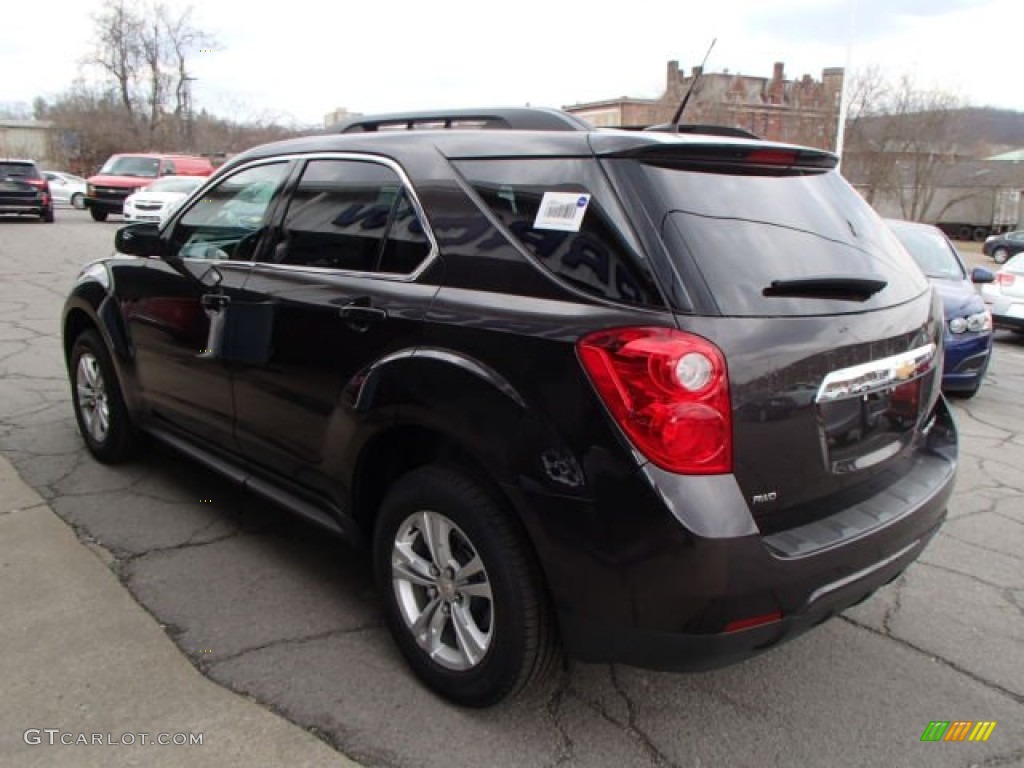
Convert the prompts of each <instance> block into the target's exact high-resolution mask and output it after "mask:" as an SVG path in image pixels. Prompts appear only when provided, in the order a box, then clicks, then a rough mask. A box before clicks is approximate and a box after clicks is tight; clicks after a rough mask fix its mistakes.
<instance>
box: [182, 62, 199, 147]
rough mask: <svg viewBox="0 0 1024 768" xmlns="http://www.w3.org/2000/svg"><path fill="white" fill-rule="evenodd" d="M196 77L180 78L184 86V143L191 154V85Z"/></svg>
mask: <svg viewBox="0 0 1024 768" xmlns="http://www.w3.org/2000/svg"><path fill="white" fill-rule="evenodd" d="M198 79H199V78H198V77H191V76H189V75H186V76H185V77H183V78H181V82H182V84H183V85H184V89H183V96H184V98H183V101H184V102H185V103H184V104H183V106H184V108H185V109H184V112H185V143H186V145H187V146H186V147H185V148H186V149H187V150H188V151H189V152H191V151H193V149H194V148H195V147H194V145H193V130H192V128H193V124H192V83H194V82H195V81H196V80H198Z"/></svg>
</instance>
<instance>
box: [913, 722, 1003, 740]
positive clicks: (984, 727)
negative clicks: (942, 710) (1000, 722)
mask: <svg viewBox="0 0 1024 768" xmlns="http://www.w3.org/2000/svg"><path fill="white" fill-rule="evenodd" d="M995 727H996V721H995V720H978V721H977V722H975V721H973V720H953V721H952V722H950V721H949V720H932V721H931V722H930V723H928V727H927V728H925V729H924V733H922V734H921V741H988V737H989V736H991V735H992V731H994V730H995Z"/></svg>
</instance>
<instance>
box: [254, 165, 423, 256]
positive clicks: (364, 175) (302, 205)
mask: <svg viewBox="0 0 1024 768" xmlns="http://www.w3.org/2000/svg"><path fill="white" fill-rule="evenodd" d="M429 253H430V243H429V241H428V240H427V238H426V236H425V234H424V231H423V227H422V226H421V224H420V222H419V220H418V219H417V217H416V213H415V210H414V209H413V207H412V205H411V204H410V203H409V199H408V196H407V194H406V191H405V188H404V187H403V185H402V180H401V179H400V178H399V176H398V174H396V173H395V172H394V171H393V170H391V169H390V168H388V167H387V166H384V165H380V164H378V163H372V162H361V161H358V160H311V161H310V162H309V163H308V164H307V166H306V168H305V170H304V171H303V174H302V178H301V179H300V180H299V184H298V186H297V187H296V190H295V193H294V194H293V196H292V198H291V200H290V202H289V204H288V211H287V213H286V214H285V219H284V225H283V226H282V234H281V241H280V242H279V243H278V245H277V247H276V248H275V249H274V254H273V257H272V258H273V259H274V260H275V261H277V262H279V263H281V264H298V265H302V266H307V267H321V268H327V269H344V270H354V271H359V272H378V271H383V272H392V273H400V274H405V273H409V272H412V271H413V270H414V269H415V268H416V267H417V266H419V264H420V263H422V262H423V260H424V259H426V257H427V255H428V254H429Z"/></svg>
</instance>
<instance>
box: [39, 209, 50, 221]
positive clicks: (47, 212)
mask: <svg viewBox="0 0 1024 768" xmlns="http://www.w3.org/2000/svg"><path fill="white" fill-rule="evenodd" d="M39 218H40V219H42V220H43V221H45V222H46V223H47V224H53V208H47V209H45V210H44V211H43V212H42V213H41V214H39Z"/></svg>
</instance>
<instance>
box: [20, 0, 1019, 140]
mask: <svg viewBox="0 0 1024 768" xmlns="http://www.w3.org/2000/svg"><path fill="white" fill-rule="evenodd" d="M167 2H168V4H169V5H171V6H174V7H178V8H184V7H185V6H186V5H187V3H184V2H176V1H175V0H167ZM100 5H101V2H100V0H47V1H46V2H14V1H12V0H5V2H4V8H3V14H2V16H3V23H2V24H0V103H2V102H25V103H31V101H32V99H33V98H34V97H36V96H40V95H41V96H44V97H52V96H54V95H55V94H57V93H59V92H61V91H62V90H64V89H66V88H67V87H68V86H69V85H70V84H71V82H72V80H73V79H74V78H75V77H76V76H77V75H78V73H79V62H80V60H81V59H82V58H83V57H84V56H86V55H87V54H88V53H89V51H90V48H91V45H92V40H91V38H92V34H91V33H92V22H91V20H90V15H91V14H94V13H95V12H96V11H97V10H98V9H99V7H100ZM193 5H194V11H193V17H194V21H195V22H196V24H197V26H199V27H201V28H202V29H205V30H207V31H209V32H211V33H212V34H214V35H215V36H216V38H217V39H218V41H219V43H220V45H221V48H222V50H220V51H217V52H214V53H196V54H195V56H194V57H193V65H192V68H193V73H194V74H195V76H196V77H198V78H199V79H198V80H197V81H196V83H195V86H194V100H195V103H196V105H197V106H201V107H205V108H207V109H208V110H210V111H212V112H214V113H217V114H221V115H225V116H234V117H238V118H243V119H244V118H253V117H257V116H266V115H273V116H276V117H279V118H283V119H285V120H292V121H296V122H300V123H306V124H309V123H319V122H321V121H322V120H323V117H324V115H325V114H326V113H327V112H330V111H331V110H333V109H335V108H337V107H347V108H348V109H350V110H353V111H358V112H364V113H371V112H385V111H394V110H401V109H416V108H430V107H454V106H510V105H521V104H527V103H529V104H533V105H543V106H555V107H558V106H563V105H567V104H573V103H577V102H585V101H596V100H600V99H605V98H612V97H617V96H624V95H629V96H638V97H656V96H659V95H660V94H661V92H662V91H663V90H664V87H665V65H666V62H667V61H669V60H672V59H675V60H678V61H679V63H680V65H682V66H683V67H684V68H686V69H689V67H691V66H693V65H695V64H699V63H700V60H701V58H703V56H704V52H705V50H706V49H707V47H708V45H709V43H710V42H711V40H712V39H713V38H717V40H718V42H717V44H716V46H715V49H714V51H713V52H712V54H711V58H710V59H709V61H708V65H707V69H708V71H715V72H718V71H722V70H723V69H728V70H729V71H730V72H741V73H743V74H752V75H760V76H769V75H770V74H771V71H772V64H773V62H775V61H783V62H785V65H786V75H787V77H790V78H794V77H800V76H802V75H803V74H804V73H809V74H811V75H814V76H815V77H820V76H821V70H822V69H823V68H825V67H833V66H840V67H841V66H845V65H846V64H847V56H848V50H849V52H850V56H851V58H850V65H851V68H852V69H853V70H854V71H856V70H858V69H861V68H863V67H866V66H868V65H879V66H881V67H884V69H885V71H886V72H888V73H891V74H892V75H893V77H894V78H895V77H898V76H900V75H904V74H909V75H911V76H913V77H914V78H915V79H916V81H917V82H918V83H919V84H920V85H922V86H927V87H936V88H941V89H943V90H948V91H953V92H956V93H958V94H959V95H960V96H961V97H963V98H964V99H966V100H967V101H968V102H970V103H971V104H973V105H976V106H998V107H1007V108H1011V109H1018V110H1024V86H1022V70H1024V55H1022V53H1021V52H1020V49H1019V46H1017V44H1016V41H1017V39H1018V38H1019V29H1020V28H1021V26H1022V22H1024V2H1021V0H835V1H832V0H711V1H710V2H705V1H703V0H674V1H673V2H662V1H661V0H634V1H633V2H621V1H619V2H593V1H592V2H564V1H563V2H557V1H556V0H473V1H472V2H469V1H464V0H387V2H384V1H383V0H377V1H376V2H368V1H365V0H364V1H363V2H352V1H351V0H334V2H328V1H327V0H288V2H275V3H272V4H271V3H267V4H263V3H260V2H259V0H244V1H243V0H203V2H195V3H193Z"/></svg>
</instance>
